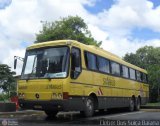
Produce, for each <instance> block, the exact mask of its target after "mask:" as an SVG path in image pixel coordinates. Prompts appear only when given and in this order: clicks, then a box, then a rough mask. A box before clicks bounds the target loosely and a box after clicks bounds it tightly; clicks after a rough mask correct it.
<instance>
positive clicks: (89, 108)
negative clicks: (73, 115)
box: [82, 97, 94, 117]
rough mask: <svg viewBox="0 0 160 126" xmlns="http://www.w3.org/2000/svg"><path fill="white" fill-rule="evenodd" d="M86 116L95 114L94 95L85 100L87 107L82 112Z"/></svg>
mask: <svg viewBox="0 0 160 126" xmlns="http://www.w3.org/2000/svg"><path fill="white" fill-rule="evenodd" d="M82 113H83V114H84V116H85V117H92V116H93V114H94V101H93V98H92V97H89V98H87V99H86V101H85V108H84V111H83V112H82Z"/></svg>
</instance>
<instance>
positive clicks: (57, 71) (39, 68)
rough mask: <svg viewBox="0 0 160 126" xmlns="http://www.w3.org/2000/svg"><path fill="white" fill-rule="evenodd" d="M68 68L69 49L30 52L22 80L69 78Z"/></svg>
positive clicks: (53, 48) (44, 49) (47, 49)
mask: <svg viewBox="0 0 160 126" xmlns="http://www.w3.org/2000/svg"><path fill="white" fill-rule="evenodd" d="M68 67H69V48H68V47H51V48H41V49H33V50H28V51H27V52H26V57H25V62H24V67H23V70H22V76H21V79H34V78H64V77H66V76H67V73H68Z"/></svg>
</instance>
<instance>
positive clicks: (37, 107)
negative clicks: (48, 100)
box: [34, 105, 42, 109]
mask: <svg viewBox="0 0 160 126" xmlns="http://www.w3.org/2000/svg"><path fill="white" fill-rule="evenodd" d="M34 108H35V109H42V106H41V105H35V106H34Z"/></svg>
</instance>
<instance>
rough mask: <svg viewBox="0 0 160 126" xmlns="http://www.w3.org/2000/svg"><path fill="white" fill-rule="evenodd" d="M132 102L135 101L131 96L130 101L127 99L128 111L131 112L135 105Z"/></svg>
mask: <svg viewBox="0 0 160 126" xmlns="http://www.w3.org/2000/svg"><path fill="white" fill-rule="evenodd" d="M134 103H135V102H134V99H133V98H131V99H130V101H129V111H130V112H133V111H134V106H135V104H134Z"/></svg>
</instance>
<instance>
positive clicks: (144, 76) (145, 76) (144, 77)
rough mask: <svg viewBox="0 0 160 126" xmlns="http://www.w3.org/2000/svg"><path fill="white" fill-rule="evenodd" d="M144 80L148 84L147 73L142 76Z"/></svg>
mask: <svg viewBox="0 0 160 126" xmlns="http://www.w3.org/2000/svg"><path fill="white" fill-rule="evenodd" d="M142 80H143V82H147V75H146V74H145V73H143V75H142Z"/></svg>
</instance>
